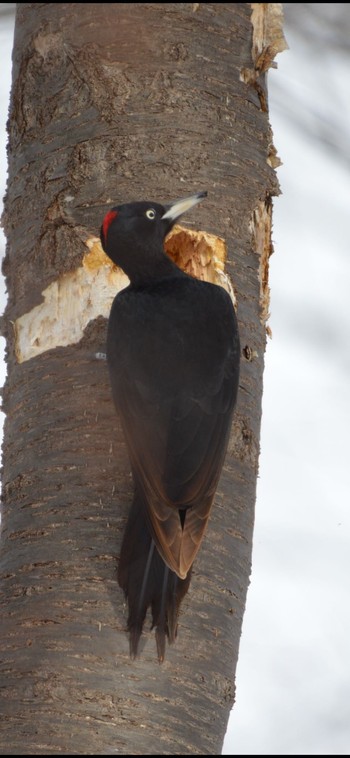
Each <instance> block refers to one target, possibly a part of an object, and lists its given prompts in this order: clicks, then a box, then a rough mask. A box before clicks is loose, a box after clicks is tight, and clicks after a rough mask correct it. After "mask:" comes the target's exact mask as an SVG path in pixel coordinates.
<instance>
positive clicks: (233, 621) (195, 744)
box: [0, 3, 283, 755]
mask: <svg viewBox="0 0 350 758" xmlns="http://www.w3.org/2000/svg"><path fill="white" fill-rule="evenodd" d="M17 7H18V10H17V19H16V31H15V42H14V68H13V89H12V101H11V111H10V122H9V134H10V144H9V182H8V193H7V202H6V211H5V227H6V232H7V236H8V251H7V257H6V260H5V265H4V268H5V274H6V278H7V287H8V292H9V301H8V306H7V310H6V314H5V317H4V319H3V329H4V333H5V334H6V337H7V361H8V378H7V382H6V387H5V390H4V407H5V412H6V423H5V438H4V469H3V514H2V542H1V619H2V622H1V635H0V649H1V660H2V665H1V669H2V673H1V714H2V716H1V727H0V745H1V746H2V751H3V752H5V753H11V754H24V753H25V754H53V753H67V754H69V753H73V754H84V753H87V754H90V753H91V754H93V753H97V754H112V753H117V752H119V753H123V754H135V755H137V754H153V753H155V754H177V753H180V754H181V753H182V754H191V753H194V754H218V753H219V752H220V750H221V745H222V741H223V737H224V734H225V730H226V725H227V719H228V716H229V712H230V709H231V707H232V703H233V698H234V673H235V666H236V662H237V656H238V643H239V637H240V633H241V625H242V617H243V611H244V606H245V599H246V592H247V587H248V581H249V574H250V559H251V545H252V529H253V520H254V501H255V489H256V477H257V469H258V454H259V429H260V415H261V395H262V373H263V355H264V348H265V337H266V324H265V321H266V316H267V309H268V290H267V272H268V257H269V254H270V252H271V245H270V219H271V195H273V194H276V192H277V191H278V187H277V183H276V178H275V174H274V170H273V166H274V164H275V163H276V159H275V157H274V151H273V148H272V140H271V131H270V127H269V123H268V117H267V112H266V111H267V106H266V90H265V86H264V81H263V80H264V71H265V70H266V69H267V68H268V66H269V65H270V63H271V60H272V57H273V55H274V54H275V53H276V52H277V51H278V50H279V49H282V47H283V42H282V34H281V29H280V6H279V5H278V4H254V8H253V16H252V17H251V13H252V7H251V5H250V4H248V3H221V4H211V3H207V4H201V3H131V4H126V3H112V4H107V3H102V4H94V3H87V4H77V3H68V4H67V3H34V4H33V3H20V4H18V6H17ZM252 40H253V42H252ZM200 189H208V191H209V199H208V201H207V202H206V203H203V204H202V205H201V206H199V207H198V208H197V209H196V212H195V214H196V215H195V214H192V216H193V224H195V226H196V227H199V228H200V229H202V230H205V231H210V232H212V233H214V234H215V235H219V236H220V237H223V238H224V239H225V240H226V242H227V246H228V251H229V257H228V260H227V264H226V272H227V273H228V274H229V275H230V276H231V277H232V280H233V283H234V289H235V292H236V296H237V301H238V317H239V323H240V335H241V344H242V349H243V350H242V370H241V380H240V390H239V399H238V406H237V412H236V415H235V420H234V424H233V429H232V436H231V442H230V446H229V451H228V455H227V460H226V464H225V468H224V471H223V474H222V478H221V482H220V486H219V489H218V492H217V496H216V501H215V506H214V509H213V515H212V518H211V521H210V526H209V529H208V532H207V535H206V538H205V541H204V545H203V546H202V549H201V552H200V554H199V557H198V558H197V560H196V562H195V565H194V571H193V579H192V583H191V588H190V592H189V594H188V596H187V598H186V601H185V602H184V605H183V610H182V613H181V617H180V625H179V634H178V639H177V641H176V644H175V645H173V646H172V647H171V648H168V649H167V654H166V660H165V662H164V664H163V665H162V666H159V665H158V663H157V660H156V649H155V641H154V632H148V631H146V633H144V635H143V640H144V646H143V649H142V650H141V655H140V657H139V659H137V660H136V661H131V660H130V659H129V655H128V640H127V635H126V633H125V622H126V615H125V614H126V611H125V606H124V599H123V596H122V592H121V590H120V588H119V587H118V584H117V581H116V563H117V558H118V555H119V549H120V543H121V537H122V532H123V529H124V525H125V521H126V515H127V511H128V507H129V504H130V502H131V499H132V481H131V477H130V471H129V463H128V459H127V455H126V452H125V447H124V442H123V439H122V434H121V430H120V427H119V425H118V420H117V418H116V415H115V411H114V407H113V404H112V399H111V392H110V387H109V380H108V376H107V368H106V363H105V362H104V361H103V360H99V359H98V357H97V354H98V353H101V352H104V350H105V332H106V315H107V314H108V308H109V306H110V302H111V297H112V295H113V293H114V291H115V290H116V287H117V286H123V282H122V280H120V276H119V273H118V272H115V271H112V270H111V269H110V268H108V266H106V265H105V262H103V261H102V259H100V258H99V255H98V254H97V253H96V250H97V245H95V244H94V240H93V239H92V240H91V237H92V234H95V235H96V234H98V229H99V225H100V223H101V219H102V217H103V215H104V213H105V211H106V210H107V209H108V208H109V207H110V206H111V205H113V204H117V203H120V202H127V201H129V200H139V199H153V200H156V201H160V202H161V201H167V200H171V199H174V198H176V197H179V196H184V195H186V194H188V195H189V194H192V193H193V192H195V191H197V190H200ZM189 223H190V221H189ZM89 237H90V242H89V245H90V253H89V252H88V248H87V247H86V245H85V244H84V239H85V238H89ZM197 254H198V251H197ZM180 257H181V256H180ZM118 277H119V278H118Z"/></svg>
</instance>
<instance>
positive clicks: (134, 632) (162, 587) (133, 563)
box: [118, 495, 191, 663]
mask: <svg viewBox="0 0 350 758" xmlns="http://www.w3.org/2000/svg"><path fill="white" fill-rule="evenodd" d="M190 580H191V571H189V572H188V574H187V577H186V579H180V578H179V577H178V576H177V575H176V574H175V573H174V572H173V571H171V570H170V569H169V568H168V566H167V565H166V564H165V563H164V561H163V559H162V558H161V557H160V555H159V553H158V551H157V548H156V545H155V544H154V541H153V539H152V537H151V534H150V532H149V529H148V525H147V521H146V519H145V515H144V510H143V506H142V501H140V500H139V499H138V497H137V495H136V496H135V499H134V502H133V504H132V506H131V510H130V514H129V518H128V522H127V525H126V529H125V534H124V537H123V543H122V549H121V555H120V560H119V567H118V582H119V585H120V587H121V588H122V589H123V590H124V593H125V597H126V598H127V601H128V609H129V615H128V632H129V640H130V656H131V658H135V657H136V656H137V649H138V645H139V640H140V637H141V634H142V628H143V624H144V621H145V617H146V613H147V609H148V607H149V606H151V611H152V629H153V628H155V633H156V643H157V652H158V660H159V662H160V663H161V662H162V661H163V660H164V655H165V644H166V638H168V640H169V642H170V643H172V642H174V641H175V639H176V635H177V620H178V614H179V609H180V604H181V601H182V600H183V598H184V596H185V595H186V592H187V590H188V588H189V585H190Z"/></svg>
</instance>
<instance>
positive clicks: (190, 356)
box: [100, 192, 240, 663]
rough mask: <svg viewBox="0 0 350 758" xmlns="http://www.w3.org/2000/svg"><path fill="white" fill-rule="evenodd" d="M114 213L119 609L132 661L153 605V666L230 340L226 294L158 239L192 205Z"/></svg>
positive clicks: (204, 495) (195, 514)
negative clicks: (123, 281)
mask: <svg viewBox="0 0 350 758" xmlns="http://www.w3.org/2000/svg"><path fill="white" fill-rule="evenodd" d="M206 196H207V192H197V193H196V194H194V195H191V196H190V197H186V198H183V199H181V200H177V201H175V202H171V203H166V204H161V203H158V202H153V201H137V202H130V203H125V204H122V205H116V206H115V207H113V208H111V209H110V210H109V211H108V212H107V213H106V215H105V216H104V219H103V222H102V226H101V231H100V238H101V244H102V247H103V250H104V252H105V253H106V254H107V256H108V257H109V258H110V259H111V260H112V261H113V263H114V264H116V265H117V266H118V267H120V268H121V269H122V270H123V271H124V273H125V274H126V275H127V277H128V278H129V282H130V283H129V285H128V286H127V287H125V288H124V289H123V290H121V291H120V292H119V293H118V294H117V295H116V297H115V298H114V301H113V304H112V307H111V311H110V315H109V320H108V327H107V364H108V371H109V376H110V383H111V391H112V396H113V400H114V405H115V408H116V410H117V413H118V415H119V417H120V421H121V426H122V430H123V433H124V437H125V441H126V446H127V451H128V455H129V458H130V465H131V470H132V477H133V484H134V495H133V500H132V504H131V507H130V511H129V515H128V519H127V523H126V528H125V532H124V536H123V540H122V547H121V553H120V558H119V564H118V583H119V585H120V587H121V589H122V590H123V591H124V594H125V598H126V601H127V604H128V620H127V631H128V633H129V648H130V657H131V658H132V659H135V658H136V657H137V655H138V648H139V642H140V637H141V634H142V631H143V626H144V622H145V619H146V615H147V611H148V608H149V607H150V608H151V614H152V626H151V628H152V629H153V628H154V629H155V638H156V647H157V655H158V660H159V662H160V663H161V662H162V661H163V660H164V656H165V649H166V641H167V640H168V643H173V642H174V641H175V639H176V637H177V628H178V617H179V610H180V605H181V603H182V601H183V598H184V597H185V595H186V593H187V591H188V588H189V585H190V580H191V571H192V566H193V562H194V560H195V558H196V555H197V553H198V550H199V548H200V545H201V543H202V540H203V537H204V534H205V531H206V527H207V524H208V519H209V515H210V511H211V508H212V504H213V500H214V496H215V492H216V489H217V486H218V482H219V478H220V474H221V470H222V466H223V463H224V459H225V454H226V450H227V445H228V439H229V434H230V428H231V422H232V415H233V411H234V407H235V404H236V398H237V390H238V381H239V364H240V342H239V332H238V325H237V318H236V314H235V310H234V307H233V304H232V300H231V298H230V296H229V294H228V293H227V292H226V290H224V289H223V288H222V287H221V286H220V285H216V284H212V283H209V282H205V281H201V280H199V279H197V278H195V277H192V276H190V275H189V274H187V273H185V272H184V271H182V270H181V269H180V268H179V267H178V266H177V265H176V264H175V263H174V261H172V260H171V259H170V257H168V255H167V254H166V252H165V250H164V240H165V238H166V236H167V234H168V233H169V231H170V230H171V229H172V227H173V225H174V224H175V222H176V221H177V220H178V219H179V218H180V217H181V216H182V215H183V214H184V213H186V212H187V211H189V210H190V209H191V208H193V207H194V206H195V205H196V204H197V203H199V202H201V201H202V200H203V199H204V198H205V197H206Z"/></svg>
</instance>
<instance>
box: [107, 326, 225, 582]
mask: <svg viewBox="0 0 350 758" xmlns="http://www.w3.org/2000/svg"><path fill="white" fill-rule="evenodd" d="M180 331H181V330H180ZM176 337H177V342H176V341H175V340H176ZM144 340H146V342H148V343H149V344H143V347H142V351H141V350H140V349H139V350H134V351H131V352H130V350H129V353H128V357H127V359H126V360H125V361H124V362H123V365H119V367H118V380H117V382H113V366H112V368H111V366H110V370H111V375H112V385H113V383H114V385H115V386H116V384H117V387H116V391H115V402H116V405H117V408H118V410H119V413H120V415H121V419H122V423H123V428H124V433H125V436H126V441H127V446H128V451H129V455H130V459H131V463H132V468H133V473H134V478H135V484H136V488H137V489H138V490H139V491H140V493H141V494H142V498H141V499H142V501H143V502H144V503H145V508H146V518H147V521H148V523H149V526H150V529H151V532H152V535H153V538H154V540H155V542H156V545H157V548H158V550H159V552H160V554H161V556H162V558H163V559H164V561H165V562H166V564H167V565H168V566H169V568H170V569H172V570H173V571H175V572H176V573H177V574H178V576H180V578H184V577H185V576H186V575H187V572H188V570H189V569H190V567H191V565H192V563H193V561H194V558H195V556H196V553H197V551H198V548H199V546H200V544H201V541H202V539H203V536H204V533H205V529H206V526H207V522H208V517H209V512H210V508H211V504H212V501H213V498H214V494H215V490H216V487H217V484H218V480H219V476H220V472H221V468H222V464H223V461H224V456H225V452H226V447H227V440H228V434H229V430H230V425H231V418H232V412H233V407H234V402H235V398H236V392H237V385H238V360H239V357H238V356H237V351H238V350H239V348H238V337H237V339H234V340H233V339H231V337H230V336H227V337H225V338H223V339H221V343H222V344H221V345H219V346H218V342H220V340H217V339H216V338H215V342H214V341H210V339H207V340H206V343H205V345H204V346H203V344H202V345H198V342H200V340H201V337H200V335H199V334H198V335H197V344H196V335H193V334H192V336H191V339H188V338H187V339H186V340H185V351H183V350H182V352H181V350H180V349H179V346H180V344H183V342H184V339H183V336H182V337H181V335H180V337H179V334H177V335H176V334H175V335H174V334H173V335H172V337H171V338H169V339H168V341H166V340H164V338H163V337H162V335H161V329H159V333H157V330H153V331H152V332H147V330H146V331H145V332H144ZM158 340H159V344H157V341H158ZM129 347H130V345H129ZM177 348H178V349H177ZM119 349H120V343H119ZM196 350H197V351H199V352H200V353H202V354H201V355H200V360H199V358H198V360H197V359H196V357H194V358H193V356H192V357H191V351H192V353H193V351H196ZM144 356H145V357H144ZM110 363H111V362H110ZM112 363H113V362H112ZM197 364H198V366H197ZM213 366H214V368H213ZM145 367H146V368H145ZM174 374H175V376H177V380H176V381H173V376H174Z"/></svg>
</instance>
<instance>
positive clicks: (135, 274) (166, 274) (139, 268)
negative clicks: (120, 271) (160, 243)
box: [125, 252, 185, 287]
mask: <svg viewBox="0 0 350 758" xmlns="http://www.w3.org/2000/svg"><path fill="white" fill-rule="evenodd" d="M128 269H129V270H128V271H125V273H126V274H127V275H128V277H129V279H130V284H131V285H132V286H133V287H145V286H149V285H150V284H156V283H157V282H159V281H161V280H163V279H169V278H170V277H178V276H180V277H181V276H185V274H184V273H183V271H181V269H179V268H178V266H176V264H175V263H174V262H173V261H172V260H171V259H170V258H168V256H167V255H166V254H165V253H163V252H162V254H161V255H159V256H154V257H153V256H150V257H148V258H145V257H144V256H143V257H142V259H141V260H140V259H139V260H135V259H134V260H133V261H132V262H131V264H130V265H129V266H128Z"/></svg>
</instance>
